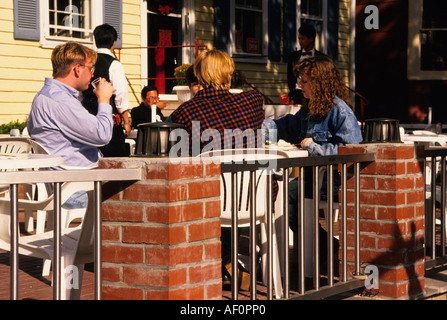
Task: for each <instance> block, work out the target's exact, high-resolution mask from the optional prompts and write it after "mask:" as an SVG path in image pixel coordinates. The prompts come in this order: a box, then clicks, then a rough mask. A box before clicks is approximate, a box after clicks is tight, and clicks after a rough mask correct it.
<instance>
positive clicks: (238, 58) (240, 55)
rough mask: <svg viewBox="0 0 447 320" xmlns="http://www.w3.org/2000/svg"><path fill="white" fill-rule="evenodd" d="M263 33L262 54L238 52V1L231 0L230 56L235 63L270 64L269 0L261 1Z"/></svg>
mask: <svg viewBox="0 0 447 320" xmlns="http://www.w3.org/2000/svg"><path fill="white" fill-rule="evenodd" d="M261 1H262V2H261V4H262V9H261V12H262V31H261V38H262V39H261V40H262V43H261V44H260V47H261V50H260V51H261V53H244V52H239V51H237V50H236V22H235V19H236V1H235V0H230V12H231V14H230V46H229V47H230V48H229V49H230V56H231V57H232V58H233V60H234V61H235V62H249V63H267V62H268V38H269V37H268V0H261Z"/></svg>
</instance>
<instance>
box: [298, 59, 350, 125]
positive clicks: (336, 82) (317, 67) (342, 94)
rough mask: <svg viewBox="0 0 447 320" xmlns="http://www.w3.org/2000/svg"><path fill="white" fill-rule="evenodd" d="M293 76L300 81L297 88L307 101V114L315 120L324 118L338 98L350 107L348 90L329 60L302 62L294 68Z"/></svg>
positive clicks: (333, 64)
mask: <svg viewBox="0 0 447 320" xmlns="http://www.w3.org/2000/svg"><path fill="white" fill-rule="evenodd" d="M294 72H295V76H296V77H297V78H299V79H300V82H299V87H300V88H301V91H302V93H303V96H304V98H305V99H307V101H306V102H305V105H306V106H307V108H308V109H309V113H310V114H311V115H312V116H314V117H316V118H319V119H321V118H324V117H326V116H327V114H328V113H329V111H330V110H331V109H332V107H333V105H334V99H335V97H336V96H337V97H339V98H340V99H342V100H344V101H345V102H346V103H347V104H348V105H350V98H349V92H348V88H347V87H346V85H345V83H344V81H343V78H342V76H341V74H340V72H339V70H338V68H337V66H336V65H335V63H334V62H333V61H332V59H331V58H329V57H328V56H324V55H322V56H316V57H313V58H310V59H306V60H303V61H302V62H300V63H299V64H297V65H296V66H295V68H294Z"/></svg>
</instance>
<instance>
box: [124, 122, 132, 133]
mask: <svg viewBox="0 0 447 320" xmlns="http://www.w3.org/2000/svg"><path fill="white" fill-rule="evenodd" d="M131 130H132V128H131V127H130V124H129V123H124V131H125V132H124V134H125V135H126V136H128V135H129V134H130V131H131Z"/></svg>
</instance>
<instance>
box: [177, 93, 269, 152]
mask: <svg viewBox="0 0 447 320" xmlns="http://www.w3.org/2000/svg"><path fill="white" fill-rule="evenodd" d="M262 106H263V100H262V95H261V94H260V93H259V92H257V91H254V90H252V91H247V92H242V93H240V94H236V95H233V94H231V93H230V92H229V91H228V90H223V89H215V88H207V89H203V90H200V91H199V92H198V93H197V94H196V95H195V96H194V97H193V98H192V99H190V100H188V101H186V102H184V103H183V104H181V105H180V106H179V107H178V108H177V110H175V111H174V112H173V113H172V114H171V120H172V122H175V123H180V124H183V125H185V129H186V131H187V132H188V134H189V136H190V151H191V150H192V144H194V143H195V145H198V141H200V140H199V139H200V137H201V136H202V133H203V131H205V130H206V129H216V130H217V131H218V132H219V134H220V138H221V141H220V143H218V144H217V142H216V141H213V140H212V139H211V138H209V139H210V140H208V138H206V139H205V141H201V143H200V151H201V150H203V147H204V146H205V145H207V144H209V143H213V147H214V149H218V146H219V147H220V148H230V146H229V145H228V143H227V144H224V141H225V137H224V130H228V129H240V130H236V131H234V130H231V132H232V134H233V136H234V137H235V139H234V140H232V145H231V148H234V147H236V148H240V147H246V146H247V145H248V146H250V147H256V142H257V140H256V130H257V129H260V128H261V125H262V121H263V120H264V110H263V108H262ZM193 121H198V122H196V123H195V124H193ZM198 125H200V130H197V129H196V128H198ZM194 129H196V130H194ZM246 129H254V130H253V132H252V134H253V135H251V136H249V134H248V133H249V132H248V131H247V132H245V134H244V131H245V130H246ZM210 133H211V134H212V132H210ZM227 135H228V132H227ZM191 136H192V138H191ZM213 136H215V135H213ZM244 136H245V137H250V138H248V140H246V139H243V140H238V139H242V138H243V137H244ZM227 139H228V137H227ZM252 139H254V140H252ZM193 141H194V142H193ZM238 141H244V144H243V146H240V145H239V144H238ZM191 143H192V144H191ZM194 151H196V150H193V152H194ZM196 155H197V154H192V156H196Z"/></svg>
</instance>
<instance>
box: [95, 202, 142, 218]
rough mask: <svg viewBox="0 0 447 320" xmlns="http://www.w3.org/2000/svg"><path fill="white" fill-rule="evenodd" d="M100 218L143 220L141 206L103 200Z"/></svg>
mask: <svg viewBox="0 0 447 320" xmlns="http://www.w3.org/2000/svg"><path fill="white" fill-rule="evenodd" d="M101 208H102V219H103V220H113V221H132V222H142V221H143V206H141V205H130V204H123V203H122V202H110V201H109V202H105V203H104V204H103V205H102V207H101Z"/></svg>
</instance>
